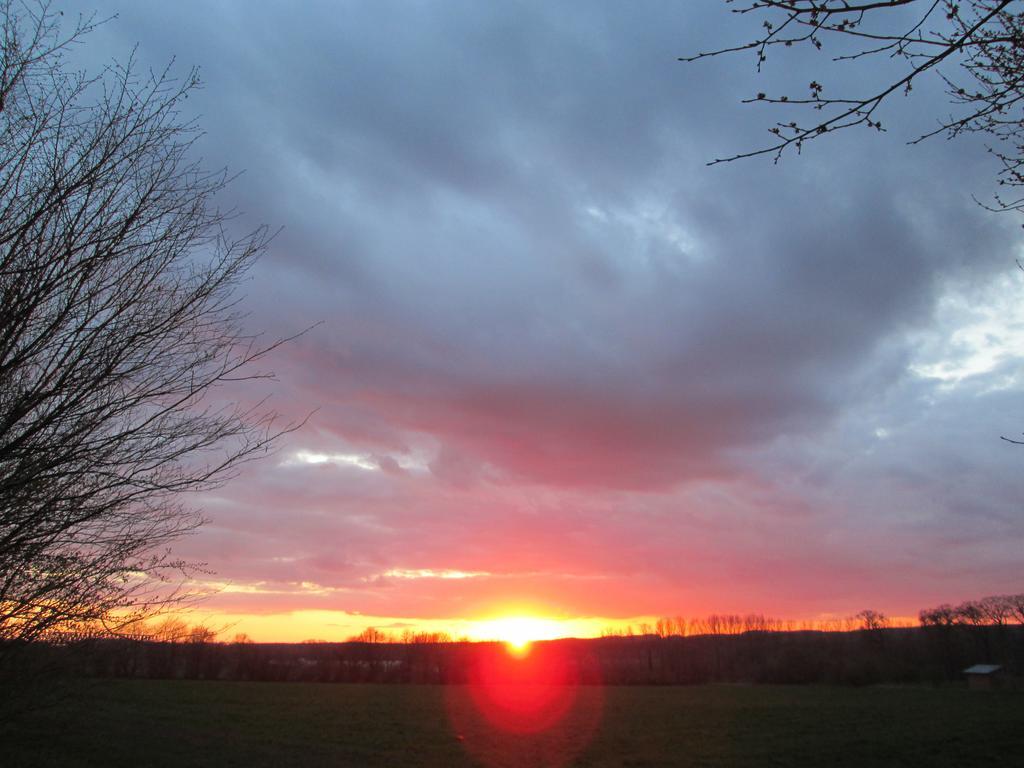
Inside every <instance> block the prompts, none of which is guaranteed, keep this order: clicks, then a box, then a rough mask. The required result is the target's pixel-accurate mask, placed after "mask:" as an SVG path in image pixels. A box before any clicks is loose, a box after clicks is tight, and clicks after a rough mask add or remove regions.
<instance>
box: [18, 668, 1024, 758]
mask: <svg viewBox="0 0 1024 768" xmlns="http://www.w3.org/2000/svg"><path fill="white" fill-rule="evenodd" d="M0 765H3V766H5V768H15V766H60V767H61V768H75V767H76V766H111V767H112V768H118V767H120V766H125V767H126V768H127V767H130V768H143V767H144V766H173V767H174V768H188V767H189V766H218V767H219V766H245V767H246V768H256V767H258V766H268V767H269V766H274V768H284V767H286V766H332V767H334V766H410V767H412V766H431V767H436V768H458V767H459V766H487V767H491V766H495V767H496V766H544V765H551V766H608V767H610V766H637V767H639V766H709V767H710V766H757V768H765V767H767V766H929V767H930V768H931V767H936V766H957V767H960V766H973V765H1024V695H1022V694H1019V693H977V692H970V691H967V690H963V689H927V688H860V689H855V688H823V687H786V688H782V687H767V686H766V687H738V686H736V687H734V686H711V687H692V688H689V687H688V688H674V687H665V688H596V687H594V688H582V689H580V690H579V695H578V697H577V699H576V700H575V701H574V703H573V706H572V707H571V708H570V709H569V711H568V712H567V713H566V715H565V716H564V718H563V719H561V720H560V722H559V724H557V725H555V726H554V727H552V728H550V729H548V730H546V731H544V732H542V733H534V734H523V733H519V734H514V733H507V732H503V731H501V730H500V729H497V728H494V727H493V726H491V725H489V724H488V722H487V721H486V719H485V718H483V717H481V716H480V715H479V714H478V709H477V707H476V706H475V705H474V703H473V698H472V696H471V695H470V692H469V690H468V689H466V688H463V687H450V688H441V687H433V686H398V685H395V686H377V685H306V684H290V683H266V684H264V683H211V682H148V681H116V682H102V683H96V684H93V685H90V686H88V687H87V688H85V689H84V690H80V691H76V692H72V693H71V694H69V695H68V697H67V698H66V701H65V702H64V703H63V704H61V705H58V706H56V707H53V708H50V709H46V710H43V711H39V712H36V713H34V714H33V715H31V716H27V717H25V718H24V719H23V720H22V721H21V722H20V723H19V724H18V725H17V726H16V727H12V728H8V729H7V730H6V731H3V732H2V733H0Z"/></svg>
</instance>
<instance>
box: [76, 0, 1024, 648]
mask: <svg viewBox="0 0 1024 768" xmlns="http://www.w3.org/2000/svg"><path fill="white" fill-rule="evenodd" d="M95 5H96V7H97V8H98V10H99V14H100V15H101V16H106V15H109V14H111V13H114V12H116V13H117V14H118V17H117V18H116V19H113V20H111V21H110V22H109V23H107V24H105V25H103V26H102V27H101V28H100V29H99V30H97V31H96V32H94V33H93V34H91V35H90V36H89V37H88V38H87V42H86V43H85V44H84V45H83V46H82V48H81V50H80V51H78V52H76V56H80V57H81V58H82V59H83V60H86V61H91V62H102V61H104V60H105V59H104V57H111V56H116V57H118V58H120V59H122V60H123V59H124V58H126V57H127V56H128V55H129V54H130V52H131V50H132V47H133V46H136V45H137V46H138V48H137V51H136V54H135V56H136V59H137V61H138V62H139V64H140V65H142V66H144V67H153V68H162V67H163V66H164V65H165V64H166V63H167V62H168V61H169V60H170V59H171V58H172V57H173V58H174V59H175V64H174V67H175V71H180V72H181V73H182V74H184V73H185V72H186V71H187V68H188V67H189V66H191V65H198V66H199V67H201V72H202V77H203V81H204V83H205V87H204V89H203V90H202V91H201V92H199V93H198V94H196V95H195V96H194V97H193V98H192V99H190V100H189V102H188V104H189V105H192V108H194V109H195V114H196V115H197V116H198V117H199V120H200V123H201V125H202V126H203V128H204V129H205V131H206V135H205V137H204V138H203V140H202V141H201V142H200V146H199V148H200V150H201V152H202V155H203V157H204V158H205V161H206V163H207V164H208V165H210V166H215V167H217V166H227V167H229V168H230V169H232V170H235V171H244V173H243V175H242V176H241V177H240V178H238V179H237V180H236V181H235V183H234V184H233V185H232V187H231V188H230V191H229V193H228V194H227V195H226V196H225V200H224V202H225V204H226V205H228V206H232V207H237V208H238V209H239V210H240V211H242V212H243V215H242V216H241V218H240V219H239V221H238V223H239V226H243V225H244V226H256V225H258V224H260V223H266V224H268V225H270V226H271V227H272V228H276V227H282V228H283V230H282V232H281V233H280V235H279V236H278V237H277V238H276V239H275V240H274V242H273V244H272V246H271V248H270V249H269V251H268V253H267V254H266V256H265V258H264V259H263V260H262V262H261V263H260V264H259V265H258V267H257V268H256V269H255V271H254V272H253V274H252V275H251V280H249V281H248V282H247V283H246V284H245V286H244V293H245V296H246V298H245V303H246V306H247V307H248V309H249V310H250V312H251V317H250V323H251V327H252V328H253V329H254V330H263V331H266V332H267V333H268V334H270V335H287V334H290V333H293V332H295V331H296V330H299V329H301V328H303V327H306V326H309V325H311V324H313V323H319V325H318V326H317V327H316V328H315V329H313V330H311V331H309V332H308V333H307V334H306V335H305V336H303V337H302V338H301V339H299V340H297V341H295V342H293V343H290V344H288V345H287V346H286V347H285V348H284V349H282V350H281V351H280V352H278V353H277V354H276V355H275V357H274V359H273V361H272V363H273V368H274V369H275V371H276V372H277V374H278V378H279V381H278V382H277V383H276V384H275V385H273V387H272V391H273V402H274V403H275V407H276V408H277V409H278V410H279V411H281V413H282V414H284V415H285V416H286V417H288V418H302V417H303V416H304V415H305V414H307V413H308V412H310V411H312V410H313V409H315V413H314V414H313V415H312V417H311V418H310V419H309V422H308V424H307V426H306V427H304V428H303V429H302V430H300V431H298V432H296V433H293V434H291V435H289V436H288V437H287V439H285V440H284V441H283V442H282V444H281V447H280V450H279V452H278V453H277V454H276V455H275V456H274V457H273V458H271V459H269V460H266V461H263V462H262V463H260V464H258V465H255V466H252V467H250V468H249V469H247V471H246V472H245V474H244V475H243V476H242V477H241V478H239V479H238V480H237V481H236V482H234V483H232V484H231V485H229V486H227V487H226V488H225V489H224V490H223V491H221V492H220V493H219V494H217V495H215V496H210V497H206V498H204V499H202V500H200V501H201V506H202V507H203V509H204V510H205V513H206V515H207V516H208V517H209V519H210V523H209V524H208V525H207V526H206V527H205V528H203V529H202V531H201V532H200V533H199V534H198V535H196V536H195V537H192V538H190V539H189V540H187V541H186V542H184V543H183V544H182V546H181V547H180V551H181V553H182V554H185V555H187V556H189V557H193V558H196V559H198V560H201V561H204V562H206V563H208V564H209V568H210V569H212V570H213V571H214V572H215V574H213V575H211V576H210V580H211V581H213V582H216V583H217V584H218V585H219V586H220V587H221V591H220V592H219V594H217V595H216V596H215V597H213V598H212V599H211V600H210V601H209V603H208V604H207V606H208V608H209V610H211V611H214V612H216V613H218V615H220V616H224V617H230V618H231V620H233V621H236V622H238V626H239V627H241V628H243V629H248V630H249V631H250V633H251V634H253V635H254V636H256V637H258V638H259V639H302V637H322V638H327V639H337V638H339V637H344V636H345V635H347V634H351V632H352V631H354V630H357V629H358V628H360V627H362V626H365V625H366V624H367V623H374V624H376V625H378V626H388V627H393V628H398V627H403V626H425V625H426V624H431V623H432V624H431V625H432V626H451V627H455V628H459V627H463V628H464V627H465V626H469V625H468V624H465V622H467V621H470V620H473V619H478V618H481V617H486V616H494V615H499V614H502V613H508V612H523V613H535V614H542V615H546V616H551V617H554V618H558V619H565V620H574V621H575V622H576V623H575V624H572V623H570V624H567V625H566V626H569V627H571V631H573V632H576V633H585V632H589V631H595V630H594V628H595V627H600V626H605V625H612V624H614V623H616V622H619V621H622V620H636V619H637V617H645V616H657V615H662V614H672V615H675V614H683V615H686V616H693V615H702V614H706V613H709V612H711V611H718V612H748V611H757V612H765V613H769V614H773V615H778V616H782V617H788V618H795V619H808V618H816V617H821V616H829V615H831V616H843V615H849V614H852V613H855V612H856V611H858V610H861V609H863V608H868V607H871V608H875V609H878V610H882V611H884V612H886V613H889V614H892V615H898V616H907V615H914V614H916V612H917V610H918V609H920V608H922V607H926V606H930V605H934V604H937V603H940V602H946V601H949V602H955V601H959V600H963V599H967V598H973V597H980V596H983V595H987V594H993V593H1000V592H1011V591H1012V592H1016V591H1020V590H1021V589H1022V587H1024V564H1022V561H1021V557H1020V553H1021V552H1022V551H1024V516H1022V512H1021V508H1020V501H1021V498H1022V491H1024V480H1022V478H1024V472H1022V471H1021V470H1022V468H1024V448H1019V447H1014V446H1012V445H1010V444H1009V443H1007V442H1005V441H1002V440H1000V435H1014V434H1020V433H1021V432H1022V431H1024V391H1022V389H1024V376H1022V374H1024V367H1022V361H1024V303H1022V301H1021V299H1022V298H1024V274H1022V273H1021V272H1020V271H1018V270H1017V267H1016V264H1015V259H1017V258H1018V257H1020V255H1021V247H1020V246H1021V237H1022V235H1021V232H1022V230H1021V227H1020V220H1019V219H1018V218H1014V217H1013V216H1007V215H1003V216H1000V215H994V214H991V213H988V212H986V211H985V210H983V209H982V208H980V207H979V206H978V205H977V204H976V203H975V202H974V201H973V199H972V196H976V197H979V198H983V199H984V198H986V196H990V195H991V192H992V190H993V183H992V179H993V173H994V168H993V166H992V165H991V164H990V163H989V161H988V159H987V158H986V156H985V153H984V147H983V146H982V145H981V143H979V142H975V141H971V140H963V141H958V142H948V141H945V140H944V139H942V138H939V139H937V140H933V141H930V142H928V143H926V144H923V145H919V146H916V147H908V146H906V143H905V142H906V141H907V140H908V139H912V138H914V136H915V135H916V133H915V131H916V132H921V131H926V130H929V129H931V128H932V127H933V126H934V118H935V116H936V115H938V114H941V113H942V111H943V109H944V106H943V105H944V101H943V98H942V94H941V93H939V92H937V91H931V90H929V88H927V87H920V88H918V89H917V90H916V91H915V93H914V96H913V98H910V99H900V100H899V101H897V102H896V103H894V104H893V105H891V107H890V108H889V109H888V111H887V112H885V113H884V115H883V120H884V123H885V124H886V125H887V126H888V127H889V131H888V132H887V133H883V134H879V133H877V132H868V131H863V132H860V133H850V134H848V135H836V136H834V137H831V138H830V140H828V141H825V142H820V143H819V144H817V145H812V146H808V147H806V148H805V150H804V152H803V154H802V155H801V156H796V155H793V156H790V157H786V158H785V159H784V160H783V162H781V163H779V164H778V165H774V164H772V162H771V160H770V159H764V158H759V159H755V160H750V161H744V162H741V163H733V164H726V165H718V166H714V167H708V166H707V165H706V163H707V161H709V160H711V159H714V158H715V157H719V156H723V155H728V154H731V153H733V152H736V151H741V150H745V149H750V148H753V147H755V146H757V145H759V144H760V143H761V142H763V141H765V140H766V139H767V138H768V134H767V132H766V129H767V128H768V127H769V126H770V125H772V124H773V120H775V119H778V118H779V117H781V116H780V115H778V114H775V113H772V112H771V111H770V109H771V108H770V107H767V106H765V105H746V106H744V105H742V104H740V103H739V102H740V99H741V98H743V97H747V96H750V95H752V94H753V93H755V92H757V91H759V90H769V91H772V92H780V91H785V89H786V87H787V84H789V85H790V86H792V88H793V89H794V90H797V92H799V93H802V92H803V89H805V88H806V83H807V82H808V81H809V80H810V79H812V77H816V78H817V79H819V80H823V77H822V72H821V66H822V62H823V61H825V59H826V57H824V56H822V55H817V56H811V55H810V54H808V53H803V52H799V51H796V52H792V53H790V55H789V56H788V57H787V56H776V57H772V58H771V59H770V60H769V62H768V67H767V69H766V71H765V72H764V73H763V74H762V75H760V76H758V75H757V74H756V73H755V71H754V66H753V57H752V56H741V57H735V58H724V59H715V60H711V61H704V62H700V63H697V64H683V63H679V62H678V61H676V59H677V57H678V56H681V55H685V54H688V53H693V52H695V51H697V50H701V49H707V48H710V47H712V46H715V45H721V44H730V43H736V42H740V41H742V40H743V39H744V37H745V35H746V36H749V35H750V34H751V33H752V32H753V31H756V27H757V24H758V20H757V19H749V20H745V19H738V18H736V17H735V16H730V15H729V14H728V13H727V12H725V11H724V10H723V6H722V3H720V2H719V0H700V1H699V2H696V1H695V2H689V1H688V2H679V1H678V0H676V2H653V1H651V2H644V3H629V4H623V3H611V2H608V3H558V4H555V3H547V2H508V3H500V4H499V3H479V2H469V1H467V2H455V1H453V2H445V3H430V2H394V3H392V2H360V3H357V2H329V3H327V2H325V3H320V4H317V3H304V4H301V6H298V7H297V8H293V7H291V4H286V3H270V2H266V3H248V2H242V1H241V0H237V2H219V3H205V2H204V3H201V4H200V3H195V4H194V5H191V6H190V5H189V4H188V3H184V4H178V3H163V2H159V3H158V2H153V3H146V2H131V3H128V2H123V3H120V4H116V3H111V4H106V3H105V2H104V3H103V4H95ZM76 10H77V9H76ZM824 74H825V76H829V77H831V79H828V80H823V81H824V82H825V84H826V87H835V88H836V89H837V90H838V89H839V88H840V86H841V84H842V83H843V82H845V83H846V84H847V85H848V86H854V87H856V86H857V85H858V78H859V79H860V80H862V81H864V82H871V81H872V79H877V78H882V77H884V76H885V74H886V73H885V72H882V71H879V70H877V69H875V68H871V67H869V68H868V69H861V70H852V71H848V72H843V71H840V72H836V73H830V72H828V71H827V70H826V71H825V73H824ZM787 119H788V118H787Z"/></svg>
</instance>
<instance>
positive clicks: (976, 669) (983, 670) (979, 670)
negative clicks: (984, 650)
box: [964, 664, 1002, 675]
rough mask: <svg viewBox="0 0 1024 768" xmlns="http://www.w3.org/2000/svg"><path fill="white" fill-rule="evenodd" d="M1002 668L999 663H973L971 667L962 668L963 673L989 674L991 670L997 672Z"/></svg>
mask: <svg viewBox="0 0 1024 768" xmlns="http://www.w3.org/2000/svg"><path fill="white" fill-rule="evenodd" d="M1000 669H1002V666H1001V665H999V664H975V665H974V666H973V667H968V668H967V669H965V670H964V674H965V675H991V674H992V673H993V672H998V671H999V670H1000Z"/></svg>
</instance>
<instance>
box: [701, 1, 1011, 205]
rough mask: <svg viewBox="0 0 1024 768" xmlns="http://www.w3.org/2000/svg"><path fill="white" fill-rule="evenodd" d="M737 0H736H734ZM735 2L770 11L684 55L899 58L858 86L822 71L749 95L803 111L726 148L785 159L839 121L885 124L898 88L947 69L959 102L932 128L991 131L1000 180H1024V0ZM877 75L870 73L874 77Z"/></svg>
mask: <svg viewBox="0 0 1024 768" xmlns="http://www.w3.org/2000/svg"><path fill="white" fill-rule="evenodd" d="M725 2H726V3H730V4H732V3H733V0H725ZM737 6H738V7H736V8H734V10H733V12H734V13H736V14H739V15H741V16H756V17H758V18H759V19H760V22H761V24H760V27H759V31H758V32H756V33H754V34H752V35H751V36H750V38H748V40H747V41H746V42H744V43H741V44H739V45H735V46H727V47H723V48H717V49H713V50H710V51H707V52H702V53H698V54H696V55H692V56H687V57H684V58H683V59H681V60H682V61H696V60H698V59H704V58H709V57H713V56H720V55H724V54H736V53H743V52H750V53H752V54H753V55H754V58H755V61H756V66H757V70H758V71H759V72H760V71H761V69H762V67H763V66H764V64H765V62H766V61H767V59H768V56H769V52H770V51H773V50H775V49H777V48H780V47H782V48H792V47H794V46H804V47H808V46H809V47H813V48H816V49H818V50H820V51H832V52H833V54H832V56H831V58H832V60H833V61H837V62H847V63H849V64H851V65H853V66H857V67H860V68H861V69H860V70H859V73H860V74H866V73H865V72H863V69H864V68H865V67H867V66H870V63H871V62H876V61H877V62H878V63H882V62H883V61H890V62H895V63H896V65H897V66H896V68H895V70H889V69H885V70H884V71H886V72H889V73H890V74H891V77H888V78H887V79H885V80H883V81H882V82H880V83H876V84H874V85H869V86H867V87H866V88H865V89H864V90H863V91H860V92H854V93H833V91H832V88H831V87H830V86H829V83H826V82H823V77H822V75H820V74H816V76H814V77H813V78H812V79H811V80H810V81H809V82H808V83H807V84H806V86H804V88H806V90H803V88H802V89H801V92H800V93H778V94H774V93H767V92H760V93H757V94H754V95H752V96H750V97H749V98H747V99H745V100H744V102H745V103H765V104H781V105H785V106H787V107H790V108H792V109H794V110H796V111H798V112H799V114H800V115H801V117H800V118H799V119H796V120H792V121H789V122H779V123H776V124H775V125H774V126H771V127H770V129H769V130H770V131H771V134H772V138H771V140H770V141H769V142H768V143H767V144H765V145H764V146H762V147H760V148H757V149H753V150H749V151H742V152H739V153H737V154H734V155H731V156H727V157H723V158H719V159H717V160H714V161H713V163H719V162H728V161H731V160H737V159H740V158H745V157H752V156H755V155H771V156H774V157H775V159H776V160H778V158H779V157H781V155H782V154H783V153H784V152H785V151H786V150H788V149H795V150H797V151H799V150H800V148H801V147H802V146H803V145H804V143H805V142H807V141H811V140H813V139H817V138H820V137H821V136H824V135H826V134H830V133H834V132H836V131H839V130H843V129H847V128H854V127H858V126H860V127H865V128H870V129H873V130H877V131H882V130H885V128H884V126H883V121H882V117H881V113H882V111H883V107H884V106H885V105H886V104H887V103H888V102H890V101H891V100H892V99H893V98H894V97H896V96H899V95H909V94H910V93H911V91H912V90H913V87H914V85H915V84H917V83H918V82H919V81H920V80H921V79H922V78H924V77H935V78H939V79H940V80H941V81H942V83H943V84H944V86H945V88H946V91H947V93H948V95H949V98H950V102H951V112H950V113H949V114H948V115H937V116H936V125H935V128H934V129H933V130H930V131H928V132H926V133H924V134H923V135H920V136H917V137H916V138H914V139H913V140H912V143H917V142H919V141H922V140H923V139H926V138H928V137H931V136H936V135H940V134H945V135H947V136H948V137H950V138H954V137H957V136H961V135H963V134H967V133H982V134H985V135H987V136H988V137H989V138H990V139H991V140H992V141H993V143H992V145H991V146H990V148H989V151H990V152H992V154H994V155H995V156H996V157H997V158H998V159H999V161H1000V163H1001V170H1000V171H999V178H998V184H999V185H1002V186H1008V187H1020V186H1024V122H1022V120H1024V114H1022V111H1021V100H1022V98H1024V3H1022V2H1020V1H1019V0H750V1H745V2H743V3H742V4H739V3H737ZM865 80H867V78H865ZM993 207H995V208H1000V209H1017V210H1021V209H1022V208H1024V198H1021V197H1019V196H1018V195H1010V196H1008V197H1007V196H1000V195H997V196H996V204H995V206H993Z"/></svg>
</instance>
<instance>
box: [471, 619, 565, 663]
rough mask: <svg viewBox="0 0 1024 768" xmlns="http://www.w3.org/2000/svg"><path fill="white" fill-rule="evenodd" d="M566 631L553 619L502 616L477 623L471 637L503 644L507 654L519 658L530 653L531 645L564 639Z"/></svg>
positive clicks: (561, 624)
mask: <svg viewBox="0 0 1024 768" xmlns="http://www.w3.org/2000/svg"><path fill="white" fill-rule="evenodd" d="M567 629H568V628H567V627H566V626H565V624H564V623H563V622H560V621H557V620H555V619H545V618H540V617H538V616H503V617H500V618H497V619H489V620H485V621H480V622H477V624H476V627H474V629H473V637H474V639H476V640H499V641H501V642H503V643H505V647H506V648H507V649H508V651H509V653H511V654H512V655H513V656H516V657H520V658H521V657H523V656H526V655H527V654H528V653H529V652H530V644H531V643H533V642H536V641H538V640H555V639H557V638H560V637H566V636H567V634H568V633H567Z"/></svg>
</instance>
